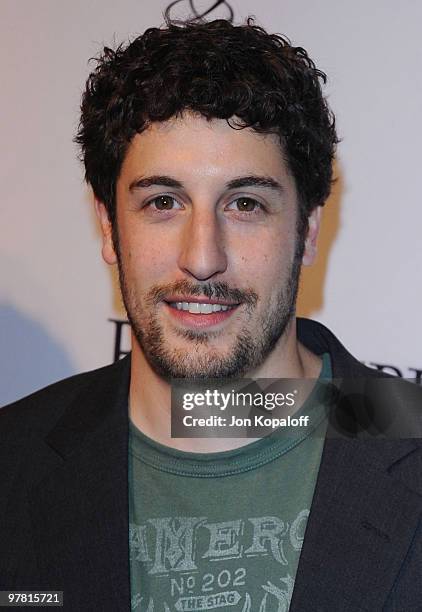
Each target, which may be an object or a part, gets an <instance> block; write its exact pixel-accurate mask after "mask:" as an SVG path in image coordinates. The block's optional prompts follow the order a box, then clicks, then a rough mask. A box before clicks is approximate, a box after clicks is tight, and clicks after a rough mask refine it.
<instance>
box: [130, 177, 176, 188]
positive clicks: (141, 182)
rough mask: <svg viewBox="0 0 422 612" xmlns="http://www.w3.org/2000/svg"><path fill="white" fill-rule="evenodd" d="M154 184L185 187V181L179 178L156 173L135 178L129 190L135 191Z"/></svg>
mask: <svg viewBox="0 0 422 612" xmlns="http://www.w3.org/2000/svg"><path fill="white" fill-rule="evenodd" d="M153 185H162V186H163V187H175V188H177V189H182V188H183V183H181V182H180V181H178V180H177V179H174V178H172V177H171V176H164V175H154V176H145V177H144V178H137V179H135V180H134V181H132V182H131V184H130V185H129V191H134V190H135V189H145V188H147V187H152V186H153Z"/></svg>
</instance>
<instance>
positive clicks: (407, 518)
mask: <svg viewBox="0 0 422 612" xmlns="http://www.w3.org/2000/svg"><path fill="white" fill-rule="evenodd" d="M323 81H325V75H324V74H323V73H322V72H320V71H319V70H317V69H316V67H315V65H314V64H313V62H312V60H311V59H310V58H309V57H308V55H307V53H306V52H305V51H304V50H303V49H302V48H295V47H293V46H292V45H291V44H290V43H289V42H288V41H287V40H285V39H284V38H282V37H280V36H276V35H269V34H267V33H266V32H265V31H264V30H263V29H261V28H259V27H258V26H256V25H254V24H253V22H251V21H248V23H247V24H246V25H243V26H232V25H231V24H230V23H228V22H226V21H223V20H218V21H214V22H210V23H185V24H171V23H170V24H168V25H167V27H166V28H163V29H156V28H152V29H149V30H147V31H146V32H145V33H144V34H143V35H142V36H139V37H138V38H136V39H135V40H134V41H133V42H132V43H131V44H129V45H128V46H126V47H119V48H118V49H117V51H112V50H110V49H107V48H106V49H105V50H104V53H103V55H102V57H101V58H100V59H99V61H98V64H97V68H96V70H95V71H94V72H93V73H92V74H91V76H90V78H89V80H88V83H87V88H86V91H85V94H84V97H83V102H82V115H81V124H80V129H79V133H78V136H77V142H78V143H79V144H80V146H81V149H82V156H83V160H84V163H85V169H86V178H87V181H88V182H89V184H90V185H91V186H92V188H93V191H94V195H95V200H96V204H95V206H96V211H97V215H98V218H99V221H100V224H101V228H102V235H103V250H102V252H103V257H104V259H105V261H106V262H107V263H108V264H110V265H114V264H117V265H118V269H119V277H120V285H121V290H122V295H123V299H124V303H125V306H126V310H127V314H128V318H129V321H130V324H131V329H132V353H131V355H130V356H129V357H127V358H125V359H123V360H122V361H120V362H119V363H116V364H114V365H112V366H108V367H106V368H102V369H100V370H97V371H94V372H90V373H86V374H82V375H79V376H76V377H73V378H71V379H68V380H65V381H62V382H60V383H58V384H55V385H52V386H50V387H48V388H47V389H45V390H42V391H40V392H38V393H35V394H34V395H32V396H30V397H29V398H26V399H24V400H21V401H20V402H17V403H16V404H14V405H12V406H10V407H8V408H5V409H3V410H2V411H1V413H0V426H1V430H2V436H3V443H2V447H1V451H0V452H1V456H0V458H1V466H2V472H1V474H2V485H3V490H2V493H3V495H2V501H1V506H0V510H1V512H0V514H1V516H2V522H1V526H0V544H1V550H2V555H1V559H0V570H1V571H0V586H1V588H2V589H8V590H13V589H15V590H16V589H21V590H22V589H35V590H38V591H39V590H40V589H44V590H46V589H49V590H61V591H63V594H64V607H65V609H68V610H78V611H79V610H94V609H95V610H97V609H98V610H113V611H115V610H127V609H129V607H131V608H132V609H133V610H139V611H145V610H148V611H152V610H160V611H161V610H163V611H164V610H165V611H169V610H200V609H208V610H209V609H214V608H219V609H224V610H226V609H227V610H236V611H237V610H239V611H240V610H241V611H242V612H248V611H249V612H255V611H258V610H259V611H265V610H267V611H269V610H278V611H284V610H288V609H290V610H292V611H295V610H296V611H307V610H309V611H310V610H312V611H314V610H321V611H322V610H324V611H326V610H327V611H330V612H331V611H333V610H342V611H352V610H353V611H356V610H371V611H374V610H390V611H393V610H394V611H397V612H398V611H399V610H400V612H402V611H404V610H419V609H420V606H421V603H420V602H421V596H422V589H421V587H420V584H421V578H422V537H421V536H422V534H421V529H422V526H421V515H422V497H421V494H422V479H421V472H420V467H421V450H420V443H419V441H418V440H417V439H406V440H398V439H397V440H386V439H384V440H367V439H366V438H367V437H368V436H371V435H373V434H374V433H375V434H381V435H383V434H385V432H386V431H387V430H388V427H389V426H390V424H391V418H393V417H394V415H395V414H396V413H397V411H399V412H400V414H403V415H406V414H407V411H408V405H409V404H410V403H411V402H413V404H412V405H416V403H417V402H418V401H420V399H419V396H417V394H416V392H415V391H414V389H413V388H412V390H411V391H409V389H408V387H407V386H403V388H401V386H399V388H398V389H397V385H396V386H394V388H392V387H388V393H387V395H388V397H384V398H382V397H380V393H382V390H384V387H381V392H380V389H379V388H378V385H375V382H374V381H377V382H378V378H375V376H376V375H375V373H374V372H372V371H370V370H367V369H366V368H364V367H363V366H362V365H361V364H360V363H359V362H358V361H357V360H356V359H354V358H353V357H352V356H351V355H350V354H349V353H348V352H347V351H346V349H345V348H344V347H343V346H342V345H341V344H340V343H339V341H338V340H337V339H336V338H335V337H334V336H333V334H332V333H331V332H330V331H328V330H327V329H326V328H325V327H323V326H322V325H320V324H317V323H315V322H312V321H305V320H296V317H295V302H296V294H297V287H298V281H299V274H300V268H301V265H302V264H303V265H310V264H312V262H313V260H314V257H315V253H316V240H317V236H318V230H319V226H320V211H321V207H322V206H323V204H324V202H325V200H326V199H327V197H328V195H329V192H330V185H331V178H332V159H333V155H334V150H335V145H336V143H337V136H336V132H335V125H334V118H333V116H332V114H331V112H330V111H329V109H328V107H327V104H326V102H325V100H324V97H323V95H322V92H321V82H323ZM241 377H248V378H253V379H284V378H287V379H306V380H308V379H310V380H313V379H319V380H321V381H324V380H325V381H326V380H329V381H330V380H332V381H335V380H337V379H346V380H345V383H344V384H343V385H342V387H341V389H340V391H338V390H337V391H336V389H337V388H336V387H333V389H334V390H333V393H332V394H331V395H329V394H323V395H322V396H319V395H317V394H315V393H313V392H312V393H311V394H310V395H309V397H308V398H307V399H306V401H304V403H303V404H301V405H299V406H297V411H296V413H295V414H296V415H299V414H300V415H305V414H306V415H311V417H312V419H313V429H312V432H307V433H305V434H304V435H301V436H296V437H295V438H291V437H287V438H286V437H278V436H275V435H269V436H266V437H264V438H262V439H258V440H255V441H253V442H251V441H250V440H249V439H246V438H241V437H240V438H239V437H234V438H219V437H215V438H205V439H204V438H189V437H185V438H183V437H179V438H175V437H172V436H171V410H170V407H171V387H172V380H173V379H188V378H189V379H190V378H195V379H200V380H203V381H207V380H208V379H211V378H212V379H214V378H219V379H223V380H229V381H230V380H235V379H238V378H241ZM385 380H389V379H383V381H385ZM368 381H369V382H368ZM374 386H375V387H376V391H375V392H372V394H371V388H372V387H374ZM315 388H316V386H315ZM391 389H392V391H393V392H394V396H393V394H392V393H390V392H389V391H390V390H391ZM415 397H416V399H415ZM374 398H375V399H374ZM380 411H381V412H380ZM327 412H328V418H327V416H326V415H327ZM380 415H381V416H380ZM392 415H393V416H392ZM408 432H409V428H408V429H407V433H408ZM310 433H313V434H314V435H310ZM383 437H387V436H386V435H383ZM362 438H363V439H362ZM292 440H293V441H292ZM305 530H306V531H305Z"/></svg>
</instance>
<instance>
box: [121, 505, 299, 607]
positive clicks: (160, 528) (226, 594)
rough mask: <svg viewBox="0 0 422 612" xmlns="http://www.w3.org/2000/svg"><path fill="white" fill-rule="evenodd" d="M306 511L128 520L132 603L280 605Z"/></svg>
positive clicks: (287, 596)
mask: <svg viewBox="0 0 422 612" xmlns="http://www.w3.org/2000/svg"><path fill="white" fill-rule="evenodd" d="M308 515H309V510H308V509H303V510H301V511H300V512H299V513H298V514H297V516H296V517H292V520H289V521H287V520H282V519H281V518H280V517H277V516H259V517H255V516H252V517H248V518H243V519H238V520H232V521H223V522H215V521H210V520H208V518H207V517H205V516H177V517H164V518H151V519H149V520H147V521H146V522H145V523H143V524H135V523H130V526H129V545H130V561H131V568H132V572H133V576H132V579H134V580H135V583H136V584H137V585H139V586H140V588H139V589H138V592H135V593H132V602H131V608H132V610H135V611H136V612H196V611H199V610H216V609H220V610H233V612H287V611H288V609H289V605H290V600H291V597H292V593H293V586H294V576H295V573H296V568H297V562H298V558H299V555H300V550H301V548H302V544H303V537H304V532H305V527H306V522H307V519H308Z"/></svg>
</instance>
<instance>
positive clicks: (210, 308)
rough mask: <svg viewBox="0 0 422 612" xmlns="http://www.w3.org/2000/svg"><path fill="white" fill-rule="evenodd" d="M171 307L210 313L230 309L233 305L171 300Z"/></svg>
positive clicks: (195, 312)
mask: <svg viewBox="0 0 422 612" xmlns="http://www.w3.org/2000/svg"><path fill="white" fill-rule="evenodd" d="M171 305H172V306H173V308H177V310H186V311H188V312H190V313H191V314H211V313H213V312H219V311H220V310H224V311H225V310H230V309H232V308H234V306H227V305H225V304H201V303H199V302H171Z"/></svg>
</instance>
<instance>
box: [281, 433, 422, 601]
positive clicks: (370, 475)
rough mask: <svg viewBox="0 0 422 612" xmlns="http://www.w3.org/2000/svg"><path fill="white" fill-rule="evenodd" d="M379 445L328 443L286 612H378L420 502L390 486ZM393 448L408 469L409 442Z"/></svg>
mask: <svg viewBox="0 0 422 612" xmlns="http://www.w3.org/2000/svg"><path fill="white" fill-rule="evenodd" d="M383 444H384V445H386V446H387V447H388V446H389V441H384V440H372V441H370V440H356V439H354V440H352V439H350V440H339V439H327V440H326V442H325V447H324V452H323V458H322V462H321V467H320V471H319V475H318V481H317V486H316V489H315V495H314V499H313V503H312V507H311V513H310V516H309V520H308V525H307V529H306V533H305V539H304V546H303V549H302V553H301V557H300V562H299V567H298V572H297V576H296V583H295V588H294V593H293V599H292V604H291V608H290V610H291V612H299V611H300V612H307V611H309V612H310V611H311V610H312V611H313V612H314V611H316V610H318V611H319V610H321V611H324V612H325V611H327V612H328V611H329V612H332V611H335V610H341V611H342V612H349V611H350V612H352V611H353V612H356V611H358V610H368V611H371V612H372V611H374V610H381V609H383V605H384V604H385V602H386V599H387V596H388V594H389V592H390V591H391V589H392V587H393V584H394V581H395V579H396V578H397V575H398V574H399V570H400V567H401V565H402V563H403V561H404V558H405V556H406V553H407V551H408V549H409V547H410V544H411V542H412V538H413V536H414V533H415V530H416V528H417V526H418V523H419V521H420V519H421V513H422V497H421V496H420V495H419V494H418V493H417V492H415V491H412V490H411V489H409V488H408V485H409V483H408V484H407V486H406V483H404V482H402V481H401V480H400V479H399V478H395V471H394V467H393V466H391V465H389V463H390V459H388V458H386V456H385V455H387V456H388V452H387V453H383V448H382V445H383ZM395 446H396V448H395V449H394V454H395V455H396V458H397V456H398V454H399V452H398V451H399V449H398V447H401V454H402V460H401V462H400V464H398V465H400V466H401V467H403V462H409V461H410V462H411V461H412V454H413V451H414V449H415V446H416V444H415V442H414V441H412V440H403V441H399V440H398V441H395ZM388 468H390V469H388Z"/></svg>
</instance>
